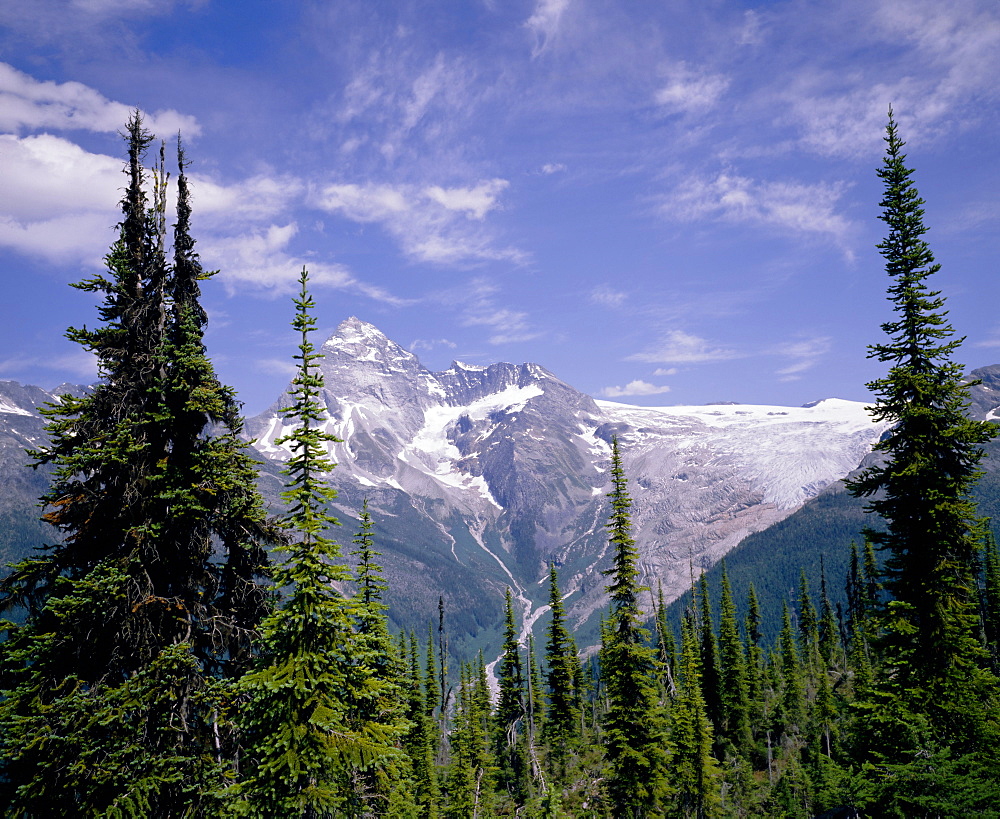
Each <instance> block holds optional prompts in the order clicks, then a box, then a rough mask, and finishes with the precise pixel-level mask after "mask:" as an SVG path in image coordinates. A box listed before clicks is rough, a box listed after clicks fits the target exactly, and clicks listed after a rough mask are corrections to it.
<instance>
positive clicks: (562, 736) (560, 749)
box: [543, 563, 580, 783]
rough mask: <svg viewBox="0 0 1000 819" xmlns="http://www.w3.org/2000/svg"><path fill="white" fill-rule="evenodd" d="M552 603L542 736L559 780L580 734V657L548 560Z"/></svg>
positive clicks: (554, 772) (556, 576)
mask: <svg viewBox="0 0 1000 819" xmlns="http://www.w3.org/2000/svg"><path fill="white" fill-rule="evenodd" d="M549 607H550V608H551V609H552V620H551V621H550V622H549V627H548V636H549V639H548V642H547V643H546V644H545V664H546V665H547V666H548V669H549V670H548V674H547V675H546V681H547V682H548V685H549V702H548V709H547V710H546V719H545V729H544V732H543V736H544V738H545V740H546V741H547V742H548V744H549V748H550V749H551V752H550V755H549V757H550V763H551V764H550V768H551V771H552V774H553V776H555V778H556V781H557V782H559V783H561V782H562V781H563V780H564V779H565V776H566V760H567V756H568V754H569V752H570V749H571V748H572V746H573V745H574V744H575V742H576V740H577V739H578V738H579V735H580V706H579V692H578V691H577V685H576V683H577V675H578V673H579V668H580V661H579V660H578V659H577V656H576V646H575V644H574V643H573V638H572V636H571V635H570V633H569V631H568V630H567V628H566V608H565V606H564V605H563V600H562V595H561V594H560V592H559V579H558V575H557V573H556V567H555V564H554V563H550V564H549Z"/></svg>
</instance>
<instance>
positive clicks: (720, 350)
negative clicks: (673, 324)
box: [626, 330, 740, 364]
mask: <svg viewBox="0 0 1000 819" xmlns="http://www.w3.org/2000/svg"><path fill="white" fill-rule="evenodd" d="M739 357H740V354H739V353H737V352H736V351H735V350H731V349H727V348H725V347H717V346H714V345H713V344H711V343H710V342H708V341H706V340H705V339H703V338H699V337H698V336H695V335H691V334H690V333H685V332H684V331H683V330H671V331H670V332H668V333H667V334H666V335H665V336H664V337H663V339H662V340H661V341H660V343H659V344H658V345H657V346H655V347H653V348H652V349H650V350H647V351H646V352H642V353H635V354H634V355H630V356H628V358H627V359H626V360H627V361H646V362H650V363H654V364H695V363H701V362H706V361H726V360H728V359H732V358H739Z"/></svg>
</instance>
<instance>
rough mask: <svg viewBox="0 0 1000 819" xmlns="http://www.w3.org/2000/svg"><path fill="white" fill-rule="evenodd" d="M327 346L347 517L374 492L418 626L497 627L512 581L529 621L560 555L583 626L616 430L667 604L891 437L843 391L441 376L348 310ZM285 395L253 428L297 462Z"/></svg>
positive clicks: (503, 371)
mask: <svg viewBox="0 0 1000 819" xmlns="http://www.w3.org/2000/svg"><path fill="white" fill-rule="evenodd" d="M322 352H323V354H324V356H325V358H324V360H323V363H322V369H323V374H324V378H325V383H326V389H325V393H324V400H325V402H326V407H327V411H328V414H329V418H328V421H327V428H328V429H329V430H330V431H331V432H333V433H334V434H336V435H338V437H340V438H341V439H342V440H343V443H341V444H336V445H334V446H333V451H332V454H333V457H334V459H335V460H336V461H337V462H338V463H339V466H338V467H337V469H336V470H334V472H333V473H332V475H331V482H332V483H333V484H334V485H335V486H336V487H337V488H338V490H339V492H340V506H341V509H342V510H343V512H344V514H345V515H346V516H354V515H355V514H356V509H357V508H358V507H359V506H360V502H361V499H362V497H365V496H367V497H368V498H369V503H370V508H371V509H372V512H373V515H374V516H375V518H376V520H378V521H379V524H380V528H381V532H380V535H381V542H382V547H383V551H384V552H385V560H386V564H387V569H388V572H389V575H390V580H391V581H392V582H393V586H394V594H395V593H396V591H397V590H401V593H402V596H403V598H404V601H405V602H404V605H403V608H404V609H406V608H408V607H412V608H413V609H414V612H413V613H414V614H416V613H417V612H419V617H421V618H426V617H429V616H430V615H431V613H432V612H433V608H434V604H436V597H437V594H439V593H443V594H444V595H445V596H446V598H448V599H450V600H453V601H454V603H453V607H457V610H456V611H455V612H454V613H455V615H456V617H461V618H463V620H464V622H467V623H471V622H474V621H475V620H476V617H475V616H470V612H469V611H465V612H463V611H462V608H463V606H466V605H467V606H471V607H472V609H475V611H476V612H478V613H479V618H480V619H481V620H484V621H486V620H489V621H490V622H493V621H495V619H496V618H497V617H499V612H500V605H499V603H498V602H497V601H499V600H500V598H501V596H502V590H503V587H504V586H505V585H510V586H511V587H512V589H514V591H515V593H516V594H517V596H518V597H519V599H520V601H521V604H522V606H523V608H524V617H525V621H526V622H531V621H532V620H533V619H534V618H535V617H537V616H538V615H539V614H541V613H542V612H543V611H544V609H545V606H544V600H545V595H546V587H545V583H544V577H545V571H546V568H545V567H546V564H547V562H548V561H550V560H552V561H555V562H556V564H557V565H558V566H559V567H560V582H561V585H562V588H563V591H564V592H565V593H566V594H567V605H568V606H569V613H570V616H571V617H572V618H573V620H574V621H575V622H576V623H577V624H578V625H579V624H582V623H584V622H585V621H587V620H589V619H591V618H592V617H593V616H594V614H595V612H596V611H597V610H599V609H601V608H603V606H604V605H605V598H604V592H603V588H604V585H605V580H604V578H603V576H602V574H601V572H602V570H604V569H606V568H607V567H608V565H609V564H610V555H609V553H608V546H607V537H606V533H605V530H604V522H605V520H606V519H607V506H606V498H605V495H606V493H607V492H608V491H609V489H610V484H609V481H608V468H609V461H610V441H611V439H612V437H613V436H618V439H619V442H620V444H621V446H622V450H623V453H624V461H625V468H626V470H627V473H628V475H629V478H630V481H631V487H632V496H633V499H634V502H635V509H634V524H635V536H636V540H637V544H638V548H639V552H640V555H641V567H642V571H643V573H644V582H645V583H646V584H647V585H650V586H651V587H652V588H653V589H655V588H656V586H657V584H658V583H662V585H663V590H664V595H665V597H666V598H667V599H668V600H669V599H673V598H674V597H676V596H678V595H679V594H680V593H681V592H682V591H683V590H684V589H685V588H687V586H688V585H689V583H690V576H691V568H692V567H693V568H694V570H695V571H696V572H697V571H698V570H699V569H700V568H702V567H707V566H709V565H712V564H713V563H715V562H716V561H717V560H718V559H719V558H720V557H722V556H723V555H724V554H725V553H726V552H728V551H729V550H730V549H732V548H733V547H734V546H735V545H736V544H737V543H739V541H740V540H741V539H742V538H743V537H745V536H746V535H747V534H749V533H750V532H755V531H758V530H760V529H764V528H766V527H767V526H769V525H771V524H772V523H774V522H776V521H779V520H781V519H783V518H784V517H786V516H787V515H789V514H790V513H791V512H793V511H794V510H795V509H797V508H798V507H799V506H801V505H802V504H803V503H804V502H805V501H806V500H808V499H809V498H811V497H813V496H814V495H816V494H817V493H818V492H820V491H821V490H822V489H823V488H824V487H825V486H827V485H829V484H830V483H831V482H834V481H837V480H839V479H840V478H841V477H843V476H844V475H845V474H847V472H849V471H850V470H852V469H854V468H855V467H856V466H857V465H858V463H859V462H860V461H861V459H862V458H863V457H864V456H865V455H866V454H867V452H868V451H869V449H870V447H871V445H872V444H873V443H874V441H876V440H877V439H878V436H879V435H880V433H881V431H882V428H881V427H879V426H877V425H874V424H872V423H871V421H870V419H869V417H868V414H867V413H866V411H865V409H864V405H862V404H859V403H855V402H848V401H840V400H836V399H830V400H826V401H822V402H818V403H817V404H814V405H811V406H808V407H798V408H789V407H751V406H742V405H717V406H708V407H662V408H639V407H634V406H629V405H624V404H615V403H610V402H604V401H594V400H593V399H592V398H590V397H589V396H586V395H584V394H582V393H580V392H578V391H577V390H574V389H573V388H572V387H570V386H569V385H567V384H565V383H564V382H562V381H560V380H559V379H558V378H556V377H555V376H554V375H553V374H552V373H550V372H548V371H547V370H545V369H544V368H543V367H540V366H538V365H536V364H521V365H512V364H493V365H490V366H488V367H474V366H469V365H465V364H461V363H459V362H455V363H453V364H452V366H451V367H450V368H449V369H447V370H445V371H443V372H436V373H434V372H430V371H428V370H427V369H425V368H424V367H423V366H422V365H421V364H420V362H419V361H418V359H417V358H416V357H415V356H414V355H413V354H411V353H409V352H407V351H406V350H404V349H402V348H401V347H399V346H398V345H396V344H394V343H393V342H392V341H390V340H389V339H387V338H386V337H385V336H384V335H383V334H382V333H380V332H379V331H378V330H377V329H376V328H375V327H373V326H372V325H370V324H366V323H365V322H362V321H359V320H357V319H353V318H352V319H348V320H347V321H345V322H344V323H343V324H341V326H340V327H339V328H338V329H337V331H336V333H335V334H334V335H333V336H332V337H331V338H330V339H329V340H328V341H327V342H326V343H325V344H324V345H323V348H322ZM287 400H288V399H287V395H285V396H282V397H281V398H280V399H279V400H278V401H277V402H276V403H275V405H274V406H272V407H271V408H270V409H269V410H267V411H266V412H264V413H263V414H261V415H260V416H258V417H256V418H254V419H251V420H250V421H249V422H248V431H249V433H250V434H251V435H253V436H254V437H255V438H256V439H257V441H256V443H255V446H256V447H257V449H258V450H259V452H260V454H261V455H262V456H264V457H265V458H266V459H268V461H270V462H271V463H274V464H278V463H280V462H281V461H282V460H284V459H286V458H287V457H288V452H287V451H284V450H282V449H281V448H279V447H277V446H276V445H275V444H274V441H275V440H276V439H277V438H278V437H280V435H281V434H282V433H283V432H284V431H285V422H284V421H283V419H282V418H281V416H280V414H279V412H278V410H279V409H280V408H281V407H282V406H285V405H287ZM418 544H419V545H418ZM487 601H488V602H489V605H488V606H487V605H486V603H487ZM489 608H492V609H493V611H494V612H495V614H494V615H491V614H490V613H489V611H488V609H489ZM397 614H398V615H399V616H401V618H402V619H408V617H407V615H408V612H407V611H400V612H397Z"/></svg>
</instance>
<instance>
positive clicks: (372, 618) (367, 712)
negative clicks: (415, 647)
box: [348, 498, 416, 816]
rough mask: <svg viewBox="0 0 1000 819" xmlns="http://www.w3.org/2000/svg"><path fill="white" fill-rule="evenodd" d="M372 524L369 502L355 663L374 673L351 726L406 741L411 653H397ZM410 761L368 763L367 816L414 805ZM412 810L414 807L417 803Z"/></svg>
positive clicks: (362, 526)
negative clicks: (381, 730) (375, 728)
mask: <svg viewBox="0 0 1000 819" xmlns="http://www.w3.org/2000/svg"><path fill="white" fill-rule="evenodd" d="M374 525H375V524H374V522H373V521H372V517H371V513H370V512H369V511H368V499H367V498H366V499H365V500H364V502H363V503H362V506H361V515H360V519H359V528H358V532H357V534H356V535H355V536H354V538H353V541H352V542H353V543H354V545H355V548H354V549H353V550H352V551H351V554H352V555H355V556H356V557H357V561H358V563H357V570H356V573H355V582H356V584H357V593H356V595H355V602H356V612H355V622H356V624H357V625H356V632H357V633H356V640H357V652H356V653H355V657H354V663H355V664H356V665H360V666H365V665H366V666H367V668H368V673H369V675H370V677H369V680H368V681H366V684H364V685H362V686H360V687H358V688H357V689H356V696H355V698H354V701H353V702H350V703H348V705H349V710H348V722H349V724H350V725H351V727H353V728H362V729H363V728H364V726H366V725H371V724H374V723H383V724H384V725H385V728H386V732H387V733H386V736H387V737H391V738H396V737H399V738H401V737H403V736H405V735H406V734H407V733H408V732H409V730H410V729H411V727H412V726H411V725H410V723H409V721H408V719H407V714H406V711H407V708H406V698H405V695H404V683H403V678H404V677H405V676H406V669H405V662H404V660H403V658H404V657H406V656H407V655H406V654H404V653H401V652H399V651H397V649H396V646H395V645H394V644H393V640H392V636H391V635H390V634H389V622H388V619H387V617H386V611H387V610H388V606H386V604H385V603H383V602H382V595H383V593H384V592H386V591H387V590H388V588H389V584H388V583H386V581H385V578H383V577H382V574H381V572H382V567H381V566H380V565H378V564H377V563H376V562H375V560H376V558H377V557H379V555H380V552H378V551H377V550H376V549H375V542H374V535H373V529H374ZM409 762H410V760H409V759H408V758H406V757H405V755H398V756H396V757H393V758H387V759H385V760H384V763H385V764H379V765H368V766H367V767H366V768H365V769H364V770H359V771H358V772H357V774H356V777H355V778H356V784H355V790H356V791H357V793H358V795H359V796H360V799H361V801H362V802H363V803H364V805H365V810H366V811H367V813H366V815H372V816H384V815H398V814H399V813H400V812H401V811H402V810H403V809H404V806H409V805H410V804H411V803H412V793H411V791H410V789H409V788H407V787H406V785H407V780H408V779H409V775H410V773H411V765H410V764H409ZM413 809H414V810H415V809H416V806H415V805H413Z"/></svg>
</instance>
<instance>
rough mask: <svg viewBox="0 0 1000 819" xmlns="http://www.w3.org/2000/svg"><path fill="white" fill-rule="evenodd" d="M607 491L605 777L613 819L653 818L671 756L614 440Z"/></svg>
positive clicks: (665, 785)
mask: <svg viewBox="0 0 1000 819" xmlns="http://www.w3.org/2000/svg"><path fill="white" fill-rule="evenodd" d="M611 480H612V487H613V488H612V491H611V493H610V495H609V496H608V497H609V499H610V501H611V516H610V520H609V522H608V531H609V535H610V537H609V542H610V543H611V546H612V548H613V549H614V566H613V568H612V569H610V570H608V571H607V572H606V574H608V575H610V576H611V578H612V582H611V583H610V584H609V585H608V587H607V591H608V593H609V594H610V596H611V615H610V618H609V620H608V624H607V627H606V632H605V639H604V641H603V645H602V647H601V672H602V677H603V681H604V685H605V687H606V689H607V697H608V708H607V713H606V714H605V717H604V753H605V757H606V759H607V762H608V767H609V772H608V781H607V792H608V797H609V800H610V802H611V804H612V811H613V813H614V815H615V816H621V817H642V816H653V815H656V814H657V813H658V812H660V811H662V809H663V805H664V803H665V800H666V798H667V796H668V794H669V790H670V787H669V778H668V765H669V761H670V748H669V743H668V740H667V729H666V724H665V720H664V715H663V713H662V709H661V707H660V705H659V703H658V701H657V692H656V684H655V680H654V676H653V674H654V670H655V665H654V663H655V658H654V655H653V651H652V649H651V648H650V647H649V646H648V645H647V644H646V640H647V638H648V636H649V633H648V632H647V631H646V629H644V628H643V627H642V626H641V621H642V617H643V615H642V611H641V609H640V608H639V602H638V601H639V594H640V592H642V591H646V589H645V588H644V587H642V586H640V585H639V582H638V579H639V569H638V566H637V561H638V554H637V552H636V549H635V541H634V540H633V539H632V533H631V509H632V500H631V498H630V497H629V494H628V482H627V479H626V477H625V471H624V469H623V468H622V462H621V454H620V453H619V450H618V440H617V438H616V439H613V441H612V446H611Z"/></svg>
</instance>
